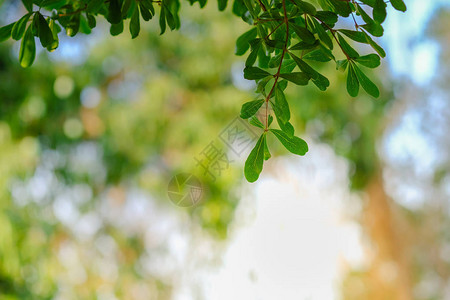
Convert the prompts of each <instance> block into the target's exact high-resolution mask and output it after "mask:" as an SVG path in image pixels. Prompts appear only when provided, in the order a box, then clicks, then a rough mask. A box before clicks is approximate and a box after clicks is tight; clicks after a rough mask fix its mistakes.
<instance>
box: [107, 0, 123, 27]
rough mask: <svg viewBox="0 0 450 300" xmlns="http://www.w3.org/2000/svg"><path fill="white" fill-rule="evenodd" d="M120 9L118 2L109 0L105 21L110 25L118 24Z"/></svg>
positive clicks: (117, 0)
mask: <svg viewBox="0 0 450 300" xmlns="http://www.w3.org/2000/svg"><path fill="white" fill-rule="evenodd" d="M121 9H122V7H121V5H120V3H119V0H110V1H109V6H108V17H107V20H108V22H109V23H111V24H118V23H120V21H122V10H121Z"/></svg>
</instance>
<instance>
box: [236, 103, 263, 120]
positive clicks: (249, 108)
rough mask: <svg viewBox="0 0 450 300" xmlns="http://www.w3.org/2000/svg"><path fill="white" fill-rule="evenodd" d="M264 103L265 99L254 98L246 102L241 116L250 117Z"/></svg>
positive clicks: (243, 117)
mask: <svg viewBox="0 0 450 300" xmlns="http://www.w3.org/2000/svg"><path fill="white" fill-rule="evenodd" d="M263 104H264V100H263V99H260V100H254V101H249V102H247V103H244V104H243V105H242V108H241V118H242V119H248V118H250V117H251V116H253V115H254V114H256V112H257V111H258V110H259V109H260V107H261V106H262V105H263Z"/></svg>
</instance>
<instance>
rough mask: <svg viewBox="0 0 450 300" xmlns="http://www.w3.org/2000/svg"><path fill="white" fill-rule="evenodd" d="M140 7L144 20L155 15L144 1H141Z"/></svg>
mask: <svg viewBox="0 0 450 300" xmlns="http://www.w3.org/2000/svg"><path fill="white" fill-rule="evenodd" d="M139 9H140V11H141V16H142V19H144V21H148V20H150V19H151V18H152V17H153V16H152V13H151V12H150V10H149V9H148V8H147V7H145V6H144V5H143V4H142V2H139ZM169 27H170V26H169Z"/></svg>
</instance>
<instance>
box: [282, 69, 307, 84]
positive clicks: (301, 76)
mask: <svg viewBox="0 0 450 300" xmlns="http://www.w3.org/2000/svg"><path fill="white" fill-rule="evenodd" d="M280 77H281V78H284V79H286V80H289V81H290V82H293V83H295V84H297V85H307V84H308V81H309V76H308V75H306V74H305V73H303V72H292V73H285V74H280Z"/></svg>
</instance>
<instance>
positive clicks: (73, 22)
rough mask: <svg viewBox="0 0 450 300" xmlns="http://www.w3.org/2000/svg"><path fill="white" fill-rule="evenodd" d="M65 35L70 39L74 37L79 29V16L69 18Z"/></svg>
mask: <svg viewBox="0 0 450 300" xmlns="http://www.w3.org/2000/svg"><path fill="white" fill-rule="evenodd" d="M65 27H66V34H67V35H68V36H70V37H74V36H75V35H76V34H77V33H78V30H79V29H80V14H75V15H73V16H71V17H70V19H69V22H68V23H67V25H66V26H65Z"/></svg>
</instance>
